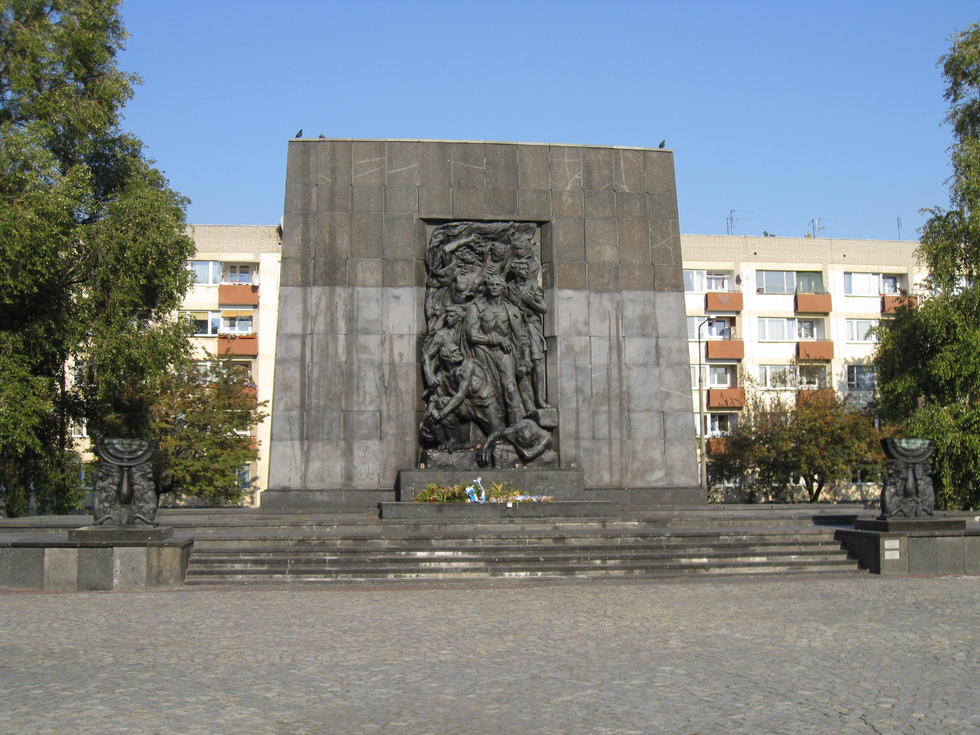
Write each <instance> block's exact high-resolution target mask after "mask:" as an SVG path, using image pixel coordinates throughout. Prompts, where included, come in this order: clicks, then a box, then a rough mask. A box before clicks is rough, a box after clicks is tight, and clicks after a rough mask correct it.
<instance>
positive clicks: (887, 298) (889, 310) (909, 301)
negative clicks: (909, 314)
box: [881, 293, 916, 314]
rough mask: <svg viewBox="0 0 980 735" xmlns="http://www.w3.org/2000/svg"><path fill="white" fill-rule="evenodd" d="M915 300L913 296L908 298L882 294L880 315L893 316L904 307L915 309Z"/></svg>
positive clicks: (897, 294) (899, 295)
mask: <svg viewBox="0 0 980 735" xmlns="http://www.w3.org/2000/svg"><path fill="white" fill-rule="evenodd" d="M915 305H916V298H915V296H908V295H906V294H900V293H896V294H889V293H886V294H883V295H882V297H881V313H882V314H895V313H897V312H898V311H899V310H901V309H904V308H906V307H909V308H915Z"/></svg>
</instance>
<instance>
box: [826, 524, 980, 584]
mask: <svg viewBox="0 0 980 735" xmlns="http://www.w3.org/2000/svg"><path fill="white" fill-rule="evenodd" d="M836 538H837V539H838V540H840V541H841V543H842V544H843V545H844V546H845V548H847V550H848V551H849V552H850V553H851V554H852V555H853V556H855V557H856V558H857V559H858V561H860V562H861V566H863V567H865V568H866V569H868V570H869V571H870V572H871V573H873V574H883V575H906V574H980V531H977V530H976V529H968V528H967V526H966V521H965V520H963V519H962V518H925V519H911V518H899V519H875V520H857V521H855V522H854V530H850V529H842V530H840V531H838V532H837V534H836Z"/></svg>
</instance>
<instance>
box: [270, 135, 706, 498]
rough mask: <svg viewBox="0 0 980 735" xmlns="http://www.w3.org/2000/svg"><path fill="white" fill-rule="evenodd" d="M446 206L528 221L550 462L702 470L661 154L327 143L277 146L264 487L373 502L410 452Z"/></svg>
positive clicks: (608, 482) (634, 471)
mask: <svg viewBox="0 0 980 735" xmlns="http://www.w3.org/2000/svg"><path fill="white" fill-rule="evenodd" d="M454 219H459V220H467V219H473V220H484V221H498V220H514V221H521V222H533V223H535V224H536V225H537V226H538V227H539V237H538V239H539V241H540V245H541V261H542V284H543V286H544V288H545V298H546V301H547V303H548V304H549V313H548V314H547V315H546V320H545V336H546V340H547V342H548V345H549V357H548V363H547V375H548V381H549V398H550V400H551V401H552V402H553V403H554V404H556V405H557V408H558V412H559V427H558V429H557V431H556V433H555V436H556V441H557V443H558V450H559V456H560V463H561V466H562V467H569V468H578V469H581V470H582V471H583V472H584V474H585V481H586V484H587V485H588V486H594V487H620V488H630V487H636V488H645V489H648V488H651V487H653V488H657V487H664V488H676V487H685V486H693V485H695V484H696V482H697V479H696V472H697V465H696V461H695V458H694V421H693V417H692V416H691V415H690V406H689V404H690V385H689V383H690V371H689V369H688V368H687V362H688V357H687V342H686V338H685V337H686V333H685V321H684V304H683V283H682V270H681V257H680V255H681V253H680V234H679V228H678V218H677V197H676V191H675V180H674V165H673V155H672V153H671V152H670V151H659V150H645V149H625V148H624V149H620V148H606V147H589V146H567V145H539V144H509V143H483V142H451V141H383V140H333V139H319V140H301V141H291V142H290V144H289V151H288V156H287V181H286V202H285V211H284V217H283V222H284V225H283V246H282V247H283V252H282V262H283V268H282V284H281V291H280V309H279V320H280V323H279V333H278V340H279V344H278V345H277V369H276V385H275V392H274V397H273V403H272V415H273V417H272V421H273V429H272V439H271V447H270V454H271V472H270V480H269V487H270V490H272V491H274V492H273V493H271V494H270V498H271V497H274V498H276V502H277V503H278V504H280V505H281V506H282V507H287V506H296V507H302V506H303V505H304V497H305V498H308V499H310V500H309V502H310V503H312V502H314V501H313V500H312V499H315V502H316V503H317V504H319V505H322V504H324V502H325V501H324V498H327V499H329V498H330V497H333V496H335V497H336V498H338V502H340V500H339V499H341V498H351V497H355V498H356V497H363V498H374V497H377V493H378V492H382V493H383V492H386V491H392V492H393V489H394V483H395V473H396V472H397V470H398V469H406V468H412V467H414V466H415V465H416V463H417V454H418V444H417V432H418V421H419V418H420V411H421V410H422V407H423V405H422V401H421V393H422V379H421V371H420V368H419V349H420V347H419V346H420V343H421V339H422V336H423V333H424V329H425V324H424V315H423V306H422V304H423V301H424V288H425V265H424V255H425V248H426V243H427V239H428V235H429V233H430V232H431V231H432V229H433V228H434V227H436V226H438V225H440V224H443V223H445V222H447V221H451V220H454ZM684 396H686V397H687V406H686V408H685V404H684V402H683V400H681V399H680V398H679V397H681V398H683V397H684ZM352 490H353V491H377V492H374V493H370V492H360V493H358V492H350V491H352ZM331 494H333V495H331ZM328 504H329V503H328Z"/></svg>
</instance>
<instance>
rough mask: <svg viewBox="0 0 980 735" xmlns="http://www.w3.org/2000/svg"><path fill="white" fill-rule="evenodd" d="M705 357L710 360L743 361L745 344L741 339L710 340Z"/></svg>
mask: <svg viewBox="0 0 980 735" xmlns="http://www.w3.org/2000/svg"><path fill="white" fill-rule="evenodd" d="M704 344H705V350H704V356H705V358H706V359H708V360H741V359H742V358H743V357H745V342H743V341H742V340H740V339H709V340H708V341H707V342H705V343H704Z"/></svg>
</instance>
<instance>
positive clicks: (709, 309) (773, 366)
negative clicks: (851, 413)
mask: <svg viewBox="0 0 980 735" xmlns="http://www.w3.org/2000/svg"><path fill="white" fill-rule="evenodd" d="M681 246H682V251H683V260H684V290H685V307H686V312H687V336H688V345H689V353H690V356H691V385H692V399H693V402H694V410H695V419H696V422H697V431H698V435H699V436H702V437H707V442H705V444H706V446H707V451H708V456H709V457H710V456H711V454H712V451H715V447H717V448H719V449H720V447H721V442H712V439H714V438H716V437H720V436H722V435H724V434H725V433H727V432H728V431H729V430H730V429H731V428H732V427H733V426H734V425H735V424H736V422H737V421H738V416H739V413H740V411H741V410H742V409H743V407H744V406H745V402H746V389H749V390H753V389H755V390H760V391H764V392H778V391H796V390H798V389H827V388H830V389H833V390H834V391H836V392H837V394H838V395H840V396H842V397H844V398H846V399H847V400H849V401H850V402H852V403H854V404H865V403H867V402H868V401H869V400H870V399H871V397H872V396H873V393H874V389H875V378H874V372H873V371H872V369H871V366H870V364H869V362H870V358H871V356H872V354H873V352H874V348H875V343H874V336H873V334H872V332H871V330H872V329H873V328H874V327H876V326H877V325H878V324H879V322H880V321H881V320H882V319H887V318H888V317H889V315H891V314H894V313H895V311H896V309H898V308H899V307H900V305H901V304H902V303H903V302H904V300H905V299H906V298H907V297H908V296H909V295H913V296H914V295H915V294H916V293H917V292H918V291H920V290H921V289H922V284H923V282H924V280H925V278H926V275H927V273H926V270H925V268H924V266H923V265H922V264H921V263H920V262H919V260H918V259H917V258H916V255H915V250H916V247H917V246H918V243H916V242H905V241H887V240H849V239H832V238H780V237H733V236H718V235H682V236H681Z"/></svg>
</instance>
